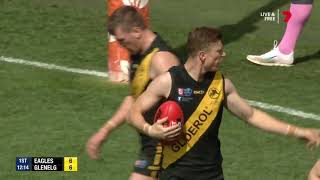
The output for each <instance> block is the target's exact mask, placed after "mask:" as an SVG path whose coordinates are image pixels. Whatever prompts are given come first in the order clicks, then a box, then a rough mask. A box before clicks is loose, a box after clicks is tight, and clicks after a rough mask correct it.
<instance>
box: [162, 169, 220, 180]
mask: <svg viewBox="0 0 320 180" xmlns="http://www.w3.org/2000/svg"><path fill="white" fill-rule="evenodd" d="M176 168H177V167H176ZM183 169H184V168H183ZM159 180H224V176H223V171H222V167H219V168H215V170H210V171H205V172H204V171H203V172H193V171H186V172H184V173H179V170H178V169H172V170H162V171H161V173H160V174H159Z"/></svg>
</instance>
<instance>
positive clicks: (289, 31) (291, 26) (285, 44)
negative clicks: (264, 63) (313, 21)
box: [279, 4, 312, 54]
mask: <svg viewBox="0 0 320 180" xmlns="http://www.w3.org/2000/svg"><path fill="white" fill-rule="evenodd" d="M311 10H312V4H291V6H290V12H291V15H292V16H291V18H290V20H289V22H288V24H287V28H286V32H285V33H284V35H283V37H282V40H281V42H280V44H279V50H280V52H281V53H283V54H290V53H291V52H292V51H293V50H294V48H295V46H296V42H297V39H298V37H299V35H300V32H301V30H302V28H303V26H304V24H305V23H306V22H307V20H308V19H309V16H310V14H311Z"/></svg>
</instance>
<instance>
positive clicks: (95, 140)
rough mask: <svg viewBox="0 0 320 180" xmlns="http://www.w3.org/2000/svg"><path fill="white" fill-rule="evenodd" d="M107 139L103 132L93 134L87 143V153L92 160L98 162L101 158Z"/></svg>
mask: <svg viewBox="0 0 320 180" xmlns="http://www.w3.org/2000/svg"><path fill="white" fill-rule="evenodd" d="M105 138H106V135H105V134H104V133H103V132H101V131H98V132H97V133H95V134H93V135H92V136H91V137H90V139H89V140H88V141H87V144H86V151H87V153H88V156H89V157H90V158H91V159H95V160H96V159H99V158H100V153H101V146H102V144H103V142H104V140H105Z"/></svg>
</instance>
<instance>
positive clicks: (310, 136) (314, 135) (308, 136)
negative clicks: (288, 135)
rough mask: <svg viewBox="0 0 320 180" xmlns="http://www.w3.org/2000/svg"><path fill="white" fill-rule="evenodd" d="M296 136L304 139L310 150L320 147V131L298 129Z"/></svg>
mask: <svg viewBox="0 0 320 180" xmlns="http://www.w3.org/2000/svg"><path fill="white" fill-rule="evenodd" d="M295 134H296V135H297V137H298V138H301V139H304V140H305V141H306V143H307V147H309V148H310V149H314V148H316V147H318V146H319V145H320V129H311V128H298V129H297V130H296V133H295Z"/></svg>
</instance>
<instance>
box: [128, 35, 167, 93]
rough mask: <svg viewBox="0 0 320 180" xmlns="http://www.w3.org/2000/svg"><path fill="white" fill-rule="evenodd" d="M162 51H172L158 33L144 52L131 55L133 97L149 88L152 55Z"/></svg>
mask: <svg viewBox="0 0 320 180" xmlns="http://www.w3.org/2000/svg"><path fill="white" fill-rule="evenodd" d="M161 51H171V49H170V48H169V46H168V45H167V44H166V43H165V42H164V41H163V39H162V38H161V37H160V36H159V35H158V34H157V36H156V38H155V39H154V40H153V42H152V43H151V45H150V47H149V48H148V49H147V50H146V51H145V52H144V53H143V54H137V55H132V56H131V57H130V59H131V64H130V85H131V90H130V91H131V95H132V96H133V97H135V98H137V97H138V96H139V95H140V94H141V93H142V92H143V91H144V90H145V89H146V88H147V86H148V84H149V83H150V81H151V79H150V78H149V70H150V65H151V60H152V57H153V55H154V54H155V53H157V52H161Z"/></svg>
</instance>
